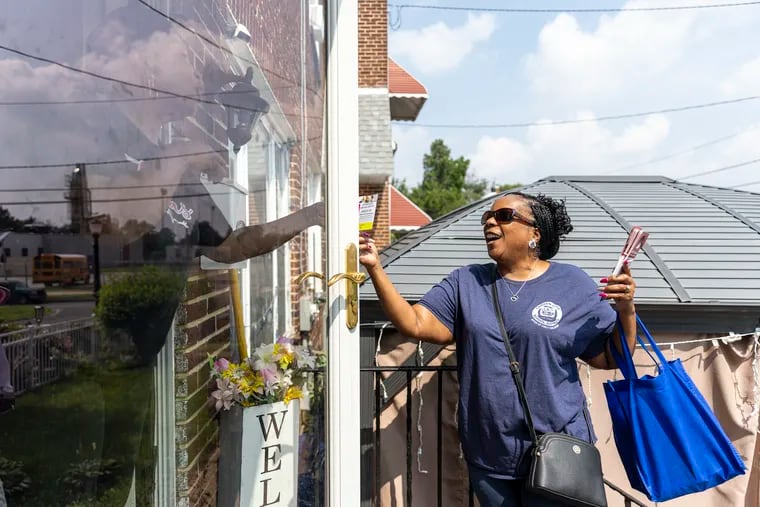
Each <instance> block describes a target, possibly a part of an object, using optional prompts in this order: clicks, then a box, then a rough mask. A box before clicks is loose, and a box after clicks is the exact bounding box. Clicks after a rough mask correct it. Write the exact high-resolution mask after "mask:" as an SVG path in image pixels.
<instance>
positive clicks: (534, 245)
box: [528, 239, 538, 250]
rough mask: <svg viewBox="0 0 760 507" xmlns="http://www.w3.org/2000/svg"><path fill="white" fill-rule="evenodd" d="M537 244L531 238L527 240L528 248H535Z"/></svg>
mask: <svg viewBox="0 0 760 507" xmlns="http://www.w3.org/2000/svg"><path fill="white" fill-rule="evenodd" d="M537 246H538V244H537V243H536V240H535V239H531V240H530V241H528V248H530V249H531V250H535V249H536V247H537Z"/></svg>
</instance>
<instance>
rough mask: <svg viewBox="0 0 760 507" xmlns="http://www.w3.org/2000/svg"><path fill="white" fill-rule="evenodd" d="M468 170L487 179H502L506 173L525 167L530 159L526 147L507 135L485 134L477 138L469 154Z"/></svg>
mask: <svg viewBox="0 0 760 507" xmlns="http://www.w3.org/2000/svg"><path fill="white" fill-rule="evenodd" d="M468 158H469V159H470V172H471V173H474V174H477V175H478V177H480V178H486V179H487V180H489V181H496V182H499V181H503V180H504V178H505V177H508V174H509V173H511V172H513V171H515V170H517V169H524V168H525V167H527V166H528V165H529V164H530V162H531V159H532V156H531V154H530V152H529V151H528V149H527V148H526V147H525V146H524V145H523V144H522V143H520V142H519V141H517V140H515V139H512V138H509V137H496V138H494V137H491V136H485V137H481V138H480V140H478V146H477V148H476V150H475V153H473V154H472V155H469V156H468Z"/></svg>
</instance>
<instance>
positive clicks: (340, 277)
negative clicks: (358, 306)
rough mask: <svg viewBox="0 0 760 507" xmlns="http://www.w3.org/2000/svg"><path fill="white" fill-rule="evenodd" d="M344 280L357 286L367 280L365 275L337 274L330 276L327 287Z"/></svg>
mask: <svg viewBox="0 0 760 507" xmlns="http://www.w3.org/2000/svg"><path fill="white" fill-rule="evenodd" d="M344 279H345V280H350V281H352V282H354V283H356V284H359V283H362V282H363V281H364V280H366V279H367V275H366V274H364V273H338V274H337V275H333V276H331V277H330V279H329V280H327V286H328V287H332V286H333V284H335V282H337V281H339V280H344Z"/></svg>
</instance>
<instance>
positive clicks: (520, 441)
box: [420, 262, 616, 478]
mask: <svg viewBox="0 0 760 507" xmlns="http://www.w3.org/2000/svg"><path fill="white" fill-rule="evenodd" d="M493 270H494V264H492V263H489V264H473V265H470V266H465V267H462V268H459V269H457V270H455V271H453V272H452V273H451V274H450V275H449V276H448V277H446V278H445V279H444V280H443V281H441V282H440V283H439V284H437V285H436V286H435V287H433V288H432V289H430V291H429V292H428V293H427V294H425V296H424V297H423V298H422V300H421V301H420V304H421V305H423V306H425V308H427V309H429V310H430V311H431V312H432V313H433V314H434V315H435V316H436V317H437V318H438V320H440V321H441V323H443V324H444V325H445V326H446V327H447V328H448V329H449V330H450V331H451V333H452V334H453V335H454V339H455V340H456V351H457V368H458V371H459V413H458V423H459V436H460V440H461V442H462V449H463V450H464V454H465V457H466V459H467V461H468V463H469V464H470V465H471V466H476V467H478V468H481V469H483V470H484V471H486V472H487V473H489V475H492V476H495V477H502V478H515V477H520V476H522V475H524V474H525V473H526V472H527V470H526V467H525V465H527V462H522V463H521V461H522V459H521V458H522V457H523V455H524V454H525V451H527V449H528V448H529V447H530V445H531V442H530V436H529V434H528V429H527V426H526V424H525V418H524V415H523V410H522V407H521V405H520V399H519V398H518V396H517V388H516V387H515V383H514V380H513V378H512V375H511V373H510V371H509V356H508V355H507V351H506V349H505V347H504V342H503V340H502V337H501V332H500V330H499V324H498V322H497V320H496V318H497V317H496V314H495V312H494V309H493V303H492V297H491V284H492V280H493V272H494V271H493ZM497 284H498V285H497V288H498V290H499V300H500V301H499V302H500V304H501V311H502V313H503V315H504V324H505V326H506V328H507V331H508V332H509V336H510V339H511V345H512V349H513V350H514V353H515V355H516V356H517V360H518V361H519V362H520V364H521V368H522V375H523V381H524V384H525V390H526V393H527V398H528V403H529V405H530V408H531V412H532V414H533V422H534V425H535V427H536V431H538V432H541V433H547V432H550V431H562V432H566V433H569V434H571V435H573V436H576V437H579V438H583V439H586V440H588V441H594V440H595V439H596V437H595V436H594V434H593V430H592V429H591V426H590V425H591V422H590V418H589V417H588V414H587V412H586V407H585V396H584V393H583V388H582V386H581V382H580V379H579V377H578V368H577V366H576V362H575V359H576V358H577V357H581V358H582V359H588V358H592V357H594V356H596V355H598V354H599V353H601V352H603V351H604V347H605V344H606V341H607V338H608V337H609V336H610V334H611V333H612V330H613V328H614V325H615V319H616V313H615V310H614V309H612V307H611V306H610V304H609V303H608V302H606V301H603V300H602V299H601V298H600V297H599V292H598V291H597V290H596V287H597V285H596V284H595V283H594V282H593V281H592V280H591V278H590V277H589V276H588V275H587V274H586V273H585V272H584V271H582V270H581V269H580V268H578V267H576V266H572V265H570V264H561V263H557V262H552V263H551V264H550V266H549V268H548V269H547V271H546V272H544V273H543V274H542V275H540V276H539V277H537V278H535V279H533V280H529V281H528V282H527V283H526V284H525V286H524V287H522V289H520V287H521V286H522V285H523V282H514V281H511V280H507V279H505V278H503V277H501V276H499V277H498V281H497ZM510 287H511V289H512V292H515V293H516V292H517V291H518V290H519V291H520V292H519V294H518V296H519V298H518V300H517V301H514V302H513V301H511V300H510V296H511V295H512V292H510V290H509V288H510Z"/></svg>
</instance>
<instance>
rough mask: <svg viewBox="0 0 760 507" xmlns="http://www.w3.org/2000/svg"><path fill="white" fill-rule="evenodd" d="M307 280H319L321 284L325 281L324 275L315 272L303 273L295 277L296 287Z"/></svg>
mask: <svg viewBox="0 0 760 507" xmlns="http://www.w3.org/2000/svg"><path fill="white" fill-rule="evenodd" d="M307 278H319V279H320V280H322V281H323V282H324V281H325V275H323V274H322V273H317V272H316V271H306V272H305V273H301V274H300V275H298V276H297V277H296V279H295V282H296V285H301V284H302V283H303V281H304V280H306V279H307Z"/></svg>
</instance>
